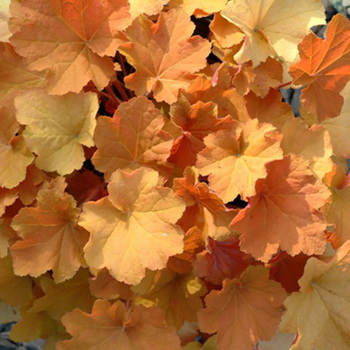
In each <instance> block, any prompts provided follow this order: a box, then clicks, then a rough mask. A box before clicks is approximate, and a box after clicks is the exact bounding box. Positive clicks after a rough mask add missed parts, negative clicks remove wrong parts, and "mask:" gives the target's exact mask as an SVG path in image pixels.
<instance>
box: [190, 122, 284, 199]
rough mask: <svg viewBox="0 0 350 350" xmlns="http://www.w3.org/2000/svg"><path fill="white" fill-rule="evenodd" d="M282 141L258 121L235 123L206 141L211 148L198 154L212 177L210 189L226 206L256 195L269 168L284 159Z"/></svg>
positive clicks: (203, 172)
mask: <svg viewBox="0 0 350 350" xmlns="http://www.w3.org/2000/svg"><path fill="white" fill-rule="evenodd" d="M280 142H281V137H280V135H279V134H278V133H277V132H276V129H275V128H274V127H273V126H272V125H271V124H267V123H259V122H258V120H257V119H252V120H248V121H246V122H244V123H235V124H234V126H233V127H232V128H231V129H228V130H222V131H218V132H217V133H216V134H210V135H209V136H207V137H206V138H205V139H204V143H205V145H206V146H207V147H206V148H205V149H204V150H203V151H201V152H200V153H199V154H198V161H197V163H196V166H197V167H198V169H199V172H200V174H201V175H209V178H208V179H209V184H210V187H211V188H212V189H213V190H214V191H215V192H216V194H217V195H218V196H219V197H221V198H222V199H223V201H224V202H225V203H227V202H230V201H232V200H234V199H235V198H236V197H237V196H238V195H240V196H241V197H242V198H243V199H245V198H247V197H249V196H252V195H254V194H255V188H254V185H255V182H256V181H257V180H258V179H259V178H264V177H265V176H266V174H267V172H266V169H265V165H266V164H267V163H268V162H271V161H272V160H276V159H281V158H282V150H281V149H280Z"/></svg>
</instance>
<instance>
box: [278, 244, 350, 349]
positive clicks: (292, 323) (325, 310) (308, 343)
mask: <svg viewBox="0 0 350 350" xmlns="http://www.w3.org/2000/svg"><path fill="white" fill-rule="evenodd" d="M349 268H350V241H347V242H346V243H344V244H343V246H342V247H341V248H339V249H338V251H337V253H336V255H335V256H334V257H333V259H332V260H331V261H330V262H324V261H322V260H319V259H317V258H310V259H309V260H308V262H307V264H306V266H305V270H304V275H303V277H302V278H301V279H300V280H299V285H300V291H299V292H297V293H293V294H291V295H290V296H289V297H288V298H287V299H286V301H285V306H286V308H287V312H286V313H285V314H284V316H283V318H282V322H281V325H280V328H281V330H282V331H284V332H298V334H299V336H298V339H297V341H296V342H295V344H294V345H293V346H292V347H291V349H292V350H297V349H300V350H301V349H303V350H304V349H305V350H307V349H310V350H311V349H313V348H314V347H316V348H317V349H319V350H329V349H337V350H338V349H339V350H347V349H349V347H350V335H349V324H350V298H349V290H350V278H349Z"/></svg>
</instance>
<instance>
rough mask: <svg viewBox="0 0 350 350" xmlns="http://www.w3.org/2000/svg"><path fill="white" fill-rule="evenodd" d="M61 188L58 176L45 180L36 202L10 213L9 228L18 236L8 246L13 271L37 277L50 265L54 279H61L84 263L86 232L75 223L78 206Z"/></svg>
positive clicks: (67, 276) (62, 183) (63, 184)
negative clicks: (31, 205) (10, 224)
mask: <svg viewBox="0 0 350 350" xmlns="http://www.w3.org/2000/svg"><path fill="white" fill-rule="evenodd" d="M64 188H65V183H64V179H63V178H62V177H58V178H56V179H54V180H52V181H51V182H50V183H46V184H45V185H44V186H43V187H42V188H41V190H40V191H39V192H38V196H37V206H36V207H31V208H23V209H21V210H20V212H19V213H18V215H16V216H15V217H14V219H13V221H12V228H13V229H14V230H15V231H16V232H17V234H18V235H19V236H20V237H21V238H22V240H20V241H17V242H16V243H15V244H14V245H12V247H11V254H12V256H13V259H14V269H15V272H16V274H17V275H19V276H24V275H28V274H29V275H31V276H33V277H37V276H40V275H41V274H43V273H44V272H46V271H48V270H51V269H52V270H53V277H54V279H55V281H56V282H63V281H65V280H66V279H69V278H72V277H73V276H74V274H75V273H76V272H77V270H78V269H79V267H80V266H81V265H82V264H84V262H83V260H82V255H83V251H82V248H83V246H84V244H85V243H86V242H87V239H88V237H87V236H88V233H87V232H86V231H85V230H84V229H83V228H81V227H78V226H77V221H78V217H79V214H80V210H79V209H78V208H76V202H75V200H74V199H73V197H72V196H70V195H68V194H67V193H65V192H64Z"/></svg>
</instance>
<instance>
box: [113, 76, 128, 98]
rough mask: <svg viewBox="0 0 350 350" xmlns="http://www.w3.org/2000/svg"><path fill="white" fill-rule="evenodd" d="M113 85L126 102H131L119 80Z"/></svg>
mask: <svg viewBox="0 0 350 350" xmlns="http://www.w3.org/2000/svg"><path fill="white" fill-rule="evenodd" d="M113 85H114V86H115V87H116V89H117V90H118V92H119V93H120V95H121V97H122V98H123V100H124V101H129V96H128V95H127V94H126V92H125V90H124V89H123V88H122V87H121V85H120V84H119V80H116V81H114V82H113Z"/></svg>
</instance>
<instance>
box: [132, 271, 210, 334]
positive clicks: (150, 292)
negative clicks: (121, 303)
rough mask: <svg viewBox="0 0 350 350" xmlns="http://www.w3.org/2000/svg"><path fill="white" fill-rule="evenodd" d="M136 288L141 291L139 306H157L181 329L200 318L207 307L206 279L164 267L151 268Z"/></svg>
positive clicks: (169, 321)
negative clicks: (159, 268) (156, 269)
mask: <svg viewBox="0 0 350 350" xmlns="http://www.w3.org/2000/svg"><path fill="white" fill-rule="evenodd" d="M132 290H133V291H134V292H135V293H136V294H138V297H137V298H136V301H135V302H136V304H137V305H144V306H146V307H147V306H149V305H156V306H158V307H159V308H161V309H162V310H163V311H164V312H165V320H166V322H167V324H169V325H173V326H175V327H176V329H180V328H181V327H182V325H183V323H184V322H185V321H187V322H194V321H197V317H196V315H197V312H198V311H199V310H201V309H202V308H203V305H202V299H201V297H202V296H203V295H204V294H206V288H205V286H204V284H203V282H202V281H201V280H200V279H199V278H198V277H195V276H193V275H177V274H175V273H174V272H172V271H170V270H167V269H164V270H162V271H156V272H152V271H148V273H146V277H145V278H144V279H143V280H142V281H141V282H140V284H138V285H137V286H133V287H132Z"/></svg>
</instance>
